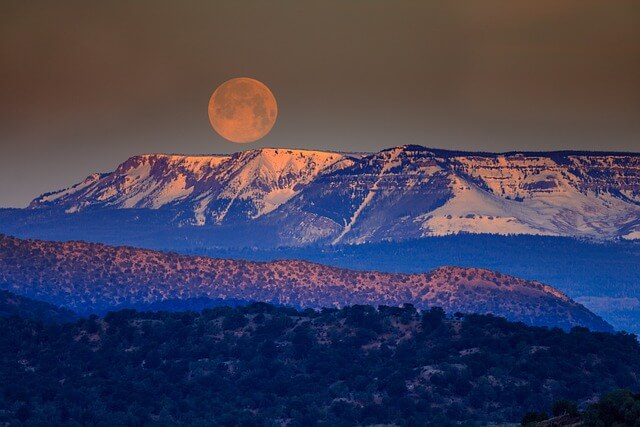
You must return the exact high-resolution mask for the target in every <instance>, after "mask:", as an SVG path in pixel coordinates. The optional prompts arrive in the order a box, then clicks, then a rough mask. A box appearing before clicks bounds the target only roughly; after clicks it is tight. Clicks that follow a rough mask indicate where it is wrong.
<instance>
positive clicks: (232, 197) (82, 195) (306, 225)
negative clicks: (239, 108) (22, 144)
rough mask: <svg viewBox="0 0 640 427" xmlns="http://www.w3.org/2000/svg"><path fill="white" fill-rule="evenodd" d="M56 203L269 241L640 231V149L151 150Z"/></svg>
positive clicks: (37, 205) (44, 201) (49, 198)
mask: <svg viewBox="0 0 640 427" xmlns="http://www.w3.org/2000/svg"><path fill="white" fill-rule="evenodd" d="M48 207H55V208H58V209H60V208H62V209H64V210H66V212H68V213H70V214H71V213H74V212H79V211H83V210H86V209H103V210H105V212H106V211H107V210H110V209H118V210H121V209H128V208H138V209H139V208H143V209H150V210H170V211H171V212H174V213H175V215H174V216H173V218H174V222H173V226H182V227H184V226H190V225H193V226H205V227H213V228H215V227H216V226H225V225H233V224H235V225H238V224H242V226H243V230H245V232H247V230H249V232H250V230H252V229H253V230H255V232H256V233H258V232H261V230H265V229H269V230H271V231H273V230H274V231H275V232H274V233H273V235H274V236H277V237H276V241H273V242H268V243H269V244H283V245H301V244H308V243H313V242H320V243H328V244H329V243H333V244H340V243H365V242H374V241H384V240H404V239H410V238H419V237H425V236H437V235H446V234H454V233H460V232H469V233H495V234H542V235H562V236H574V237H587V238H595V239H614V238H625V239H638V238H639V237H640V154H622V153H580V152H551V153H504V154H489V153H460V152H451V151H445V150H435V149H428V148H425V147H420V146H402V147H395V148H391V149H387V150H383V151H381V152H379V153H373V154H363V155H347V154H340V153H332V152H321V151H305V150H290V149H260V150H250V151H245V152H240V153H236V154H234V155H231V156H210V157H189V156H167V155H145V156H137V157H133V158H131V159H129V160H127V162H125V163H123V164H122V165H121V166H119V167H118V169H116V171H114V172H113V173H109V174H103V175H91V176H89V177H88V178H87V179H86V180H85V181H83V182H81V183H79V184H77V185H75V186H73V187H71V188H70V189H67V190H63V191H59V192H55V193H50V194H47V195H43V196H41V197H39V198H37V199H36V200H34V201H33V203H32V204H31V206H30V208H31V209H44V208H48ZM222 243H224V242H222ZM265 243H266V242H265Z"/></svg>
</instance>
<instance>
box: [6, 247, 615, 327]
mask: <svg viewBox="0 0 640 427" xmlns="http://www.w3.org/2000/svg"><path fill="white" fill-rule="evenodd" d="M0 287H1V288H4V289H8V290H11V291H12V292H16V293H19V294H21V295H25V296H29V297H32V298H37V299H41V300H45V301H48V302H51V303H54V304H59V305H62V306H65V307H68V308H71V309H73V310H75V311H77V312H85V313H86V312H91V311H98V312H102V311H106V310H109V309H110V308H113V307H118V306H122V305H132V304H133V305H135V304H153V303H158V302H161V301H163V300H175V299H182V300H185V299H192V298H209V299H235V300H244V301H265V302H274V303H278V304H283V305H291V306H295V307H313V308H321V307H343V306H346V305H352V304H372V305H381V304H384V305H396V306H397V305H400V304H403V303H411V304H414V305H415V306H416V307H418V308H429V307H432V306H439V307H443V308H444V309H445V310H446V311H447V312H451V313H453V312H457V311H460V312H464V313H493V314H496V315H499V316H504V317H505V318H507V319H511V320H519V321H523V322H525V323H528V324H532V325H543V326H558V327H561V328H565V329H568V328H571V327H573V326H585V327H588V328H590V329H593V330H604V331H610V330H612V328H611V326H610V325H609V324H608V323H607V322H605V321H604V320H602V319H601V318H600V317H598V316H596V315H595V314H593V313H592V312H590V311H589V310H587V309H586V308H585V307H584V306H582V305H580V304H578V303H576V302H574V301H572V300H571V299H570V298H568V297H567V296H566V295H564V294H563V293H561V292H559V291H558V290H556V289H554V288H552V287H551V286H548V285H545V284H542V283H539V282H533V281H527V280H523V279H519V278H516V277H512V276H507V275H504V274H501V273H498V272H493V271H489V270H483V269H477V268H462V267H441V268H438V269H436V270H433V271H431V272H429V273H424V274H392V273H380V272H375V271H353V270H346V269H340V268H335V267H329V266H325V265H321V264H315V263H310V262H306V261H291V260H283V261H273V262H249V261H242V260H230V259H214V258H206V257H189V256H184V255H178V254H175V253H163V252H156V251H150V250H142V249H135V248H131V247H111V246H105V245H100V244H88V243H84V242H67V243H60V242H46V241H32V240H20V239H15V238H12V237H7V236H0Z"/></svg>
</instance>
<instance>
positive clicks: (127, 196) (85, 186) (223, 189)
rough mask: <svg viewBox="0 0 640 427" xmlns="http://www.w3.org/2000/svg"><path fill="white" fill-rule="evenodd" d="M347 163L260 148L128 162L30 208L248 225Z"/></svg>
mask: <svg viewBox="0 0 640 427" xmlns="http://www.w3.org/2000/svg"><path fill="white" fill-rule="evenodd" d="M347 164H349V162H348V161H346V162H345V159H344V157H343V156H342V155H341V154H338V153H328V152H320V151H306V150H287V149H262V150H251V151H244V152H240V153H236V154H234V155H232V156H176V155H164V154H151V155H140V156H135V157H132V158H130V159H129V160H127V161H126V162H124V163H123V164H121V165H120V166H118V168H117V169H116V170H115V171H114V172H112V173H108V174H103V175H99V174H93V175H91V176H89V177H87V178H86V179H85V180H84V181H83V182H81V183H79V184H77V185H75V186H73V187H71V188H69V189H66V190H63V191H58V192H54V193H49V194H46V195H43V196H41V197H39V198H37V199H36V200H34V201H33V202H32V203H31V205H30V207H31V208H41V207H46V206H57V207H64V208H65V209H66V211H67V212H68V213H73V212H77V211H80V210H82V209H84V208H87V207H104V208H117V209H127V208H137V209H139V208H146V209H161V208H175V209H177V210H178V211H180V213H179V218H180V220H181V224H194V225H205V224H220V223H222V222H224V221H225V220H226V221H229V220H247V219H255V218H257V217H259V216H261V215H264V214H265V213H268V212H270V211H272V210H274V209H275V208H277V207H278V206H280V205H281V204H282V203H284V202H286V201H287V200H288V199H290V198H291V197H292V196H294V195H295V194H297V193H298V192H299V191H300V188H301V187H302V186H303V185H304V184H306V183H308V182H309V181H311V180H312V179H313V178H314V177H315V176H316V175H317V174H318V173H320V172H321V171H323V170H327V169H330V170H333V169H334V168H338V167H341V166H343V165H347Z"/></svg>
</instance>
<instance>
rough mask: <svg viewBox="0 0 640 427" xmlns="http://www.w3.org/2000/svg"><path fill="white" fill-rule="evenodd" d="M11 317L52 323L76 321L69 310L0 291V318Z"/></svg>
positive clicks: (75, 317) (73, 314)
mask: <svg viewBox="0 0 640 427" xmlns="http://www.w3.org/2000/svg"><path fill="white" fill-rule="evenodd" d="M11 316H20V317H23V318H26V319H33V320H39V321H42V322H54V323H64V322H71V321H74V320H76V319H77V316H76V314H75V313H74V312H72V311H70V310H66V309H64V308H60V307H56V306H55V305H52V304H47V303H46V302H42V301H35V300H32V299H30V298H25V297H21V296H18V295H15V294H13V293H11V292H7V291H2V290H0V317H11Z"/></svg>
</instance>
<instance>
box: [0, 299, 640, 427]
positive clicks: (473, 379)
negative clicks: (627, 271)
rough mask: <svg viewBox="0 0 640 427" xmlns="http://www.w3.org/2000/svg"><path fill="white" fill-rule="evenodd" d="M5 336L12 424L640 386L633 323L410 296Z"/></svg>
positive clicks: (174, 418)
mask: <svg viewBox="0 0 640 427" xmlns="http://www.w3.org/2000/svg"><path fill="white" fill-rule="evenodd" d="M0 348H2V349H5V351H4V352H3V353H2V357H0V378H2V381H0V423H2V424H4V423H7V424H8V425H20V424H19V422H22V423H25V424H26V425H52V424H53V425H221V426H236V425H244V426H273V425H287V426H292V427H293V426H311V425H345V426H346V425H434V426H447V425H460V424H458V423H459V422H462V421H468V422H469V423H467V424H464V425H487V424H489V423H491V422H496V423H505V422H519V421H520V420H521V419H522V418H523V416H524V414H525V413H527V412H530V411H532V410H536V411H538V410H543V411H546V412H547V413H549V412H550V409H551V407H552V403H553V402H554V401H557V400H559V399H569V400H572V401H577V402H578V404H579V405H580V406H581V407H582V406H583V405H584V404H585V403H587V402H588V401H593V400H595V399H596V398H597V396H599V395H601V394H602V393H604V392H607V391H609V390H612V389H615V388H618V387H624V388H628V389H631V390H638V389H640V383H639V380H638V379H639V378H640V359H639V358H638V357H637V355H638V354H640V345H639V344H638V342H637V341H636V339H635V337H634V336H631V335H626V334H617V335H612V334H607V333H593V332H589V331H587V330H586V329H583V328H575V329H573V330H572V331H571V332H570V333H566V332H563V331H561V330H559V329H552V330H549V329H546V328H533V327H527V326H525V325H523V324H521V323H509V322H507V321H505V320H504V319H500V318H495V317H492V316H479V315H469V316H464V317H456V318H453V319H446V318H445V317H444V314H443V313H442V310H438V309H433V310H431V311H427V312H425V313H422V314H420V313H418V312H416V310H415V308H413V307H409V306H406V307H403V308H390V307H381V308H380V309H379V311H377V310H375V309H373V308H372V307H367V306H355V307H350V308H345V309H342V310H334V309H330V310H323V311H322V312H314V311H311V310H307V311H305V312H296V311H295V310H292V309H290V308H276V307H273V306H270V305H267V304H255V305H251V306H248V307H244V308H236V309H232V308H216V309H211V310H205V311H203V312H202V314H196V313H193V312H183V313H136V312H133V311H128V310H127V311H120V312H115V313H110V314H108V315H107V316H106V317H105V318H104V319H96V318H91V319H84V320H80V321H78V322H77V323H75V324H67V325H64V326H58V325H55V326H41V325H39V324H37V323H34V322H31V321H28V320H22V319H18V318H11V319H6V318H5V319H2V318H0Z"/></svg>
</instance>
